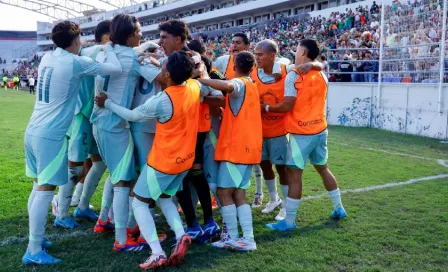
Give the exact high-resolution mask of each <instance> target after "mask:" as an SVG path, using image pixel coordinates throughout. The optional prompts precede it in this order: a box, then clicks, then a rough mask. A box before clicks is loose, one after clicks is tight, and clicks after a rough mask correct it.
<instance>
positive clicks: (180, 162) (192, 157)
mask: <svg viewBox="0 0 448 272" xmlns="http://www.w3.org/2000/svg"><path fill="white" fill-rule="evenodd" d="M191 159H194V152H191V153H190V154H188V155H186V156H185V157H184V158H181V157H177V158H176V163H177V164H183V163H185V162H186V161H188V160H191Z"/></svg>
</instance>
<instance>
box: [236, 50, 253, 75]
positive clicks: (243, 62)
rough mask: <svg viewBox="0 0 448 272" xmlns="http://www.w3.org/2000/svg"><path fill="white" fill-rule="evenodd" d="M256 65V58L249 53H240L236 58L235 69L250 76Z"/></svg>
mask: <svg viewBox="0 0 448 272" xmlns="http://www.w3.org/2000/svg"><path fill="white" fill-rule="evenodd" d="M254 65H255V57H254V55H253V54H252V53H250V52H248V51H243V52H240V53H238V54H237V55H236V57H235V68H236V69H237V70H238V71H239V72H241V73H244V74H248V73H249V72H250V71H251V70H252V68H253V67H254Z"/></svg>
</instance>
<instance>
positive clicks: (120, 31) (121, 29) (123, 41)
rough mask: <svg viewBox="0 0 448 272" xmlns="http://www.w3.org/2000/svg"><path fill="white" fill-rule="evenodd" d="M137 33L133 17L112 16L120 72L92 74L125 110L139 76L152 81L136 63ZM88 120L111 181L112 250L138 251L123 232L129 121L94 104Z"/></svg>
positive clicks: (130, 176) (129, 177) (130, 162)
mask: <svg viewBox="0 0 448 272" xmlns="http://www.w3.org/2000/svg"><path fill="white" fill-rule="evenodd" d="M141 36H142V34H141V29H140V23H139V22H138V20H137V18H136V17H135V16H132V15H125V14H119V15H116V16H115V17H114V18H113V19H112V22H111V26H110V36H109V38H110V40H111V41H112V42H113V43H114V52H115V53H116V54H117V58H118V60H119V61H120V63H121V66H122V68H123V72H122V73H120V74H119V75H117V76H114V77H107V76H106V77H96V79H95V88H96V90H97V91H98V90H102V91H105V92H107V94H108V96H109V99H110V100H111V101H114V102H116V103H117V104H119V105H120V106H122V107H125V108H128V109H129V108H130V107H131V106H132V100H133V97H134V94H135V89H136V86H137V84H138V81H139V78H140V76H143V77H144V78H145V79H148V80H151V81H152V80H153V78H152V77H151V76H150V73H149V72H148V71H147V70H148V67H147V66H142V65H140V62H139V59H138V55H137V53H136V52H135V51H134V49H133V47H137V46H139V45H140V39H141ZM90 120H91V122H92V124H93V135H94V137H95V140H96V141H97V144H98V149H99V152H100V155H101V157H102V158H103V160H104V162H105V163H106V166H107V169H109V172H110V181H111V183H112V184H113V201H112V202H113V211H114V217H115V218H114V219H115V242H114V246H113V250H115V251H137V250H142V249H143V248H144V247H145V244H143V243H138V242H136V241H135V240H134V239H132V238H128V237H127V233H126V226H127V223H128V218H129V196H130V187H131V183H132V181H133V180H135V178H136V169H135V161H134V157H133V153H134V141H133V140H132V135H131V131H130V129H129V124H128V122H127V121H126V120H124V119H123V118H121V117H120V116H118V115H117V114H115V113H113V112H112V111H110V110H109V109H106V108H99V107H98V106H94V108H93V113H92V116H91V118H90ZM105 186H106V185H105ZM108 186H109V185H108ZM100 215H101V214H100ZM100 217H101V216H100ZM100 219H101V218H100ZM101 220H102V219H101ZM146 246H147V245H146Z"/></svg>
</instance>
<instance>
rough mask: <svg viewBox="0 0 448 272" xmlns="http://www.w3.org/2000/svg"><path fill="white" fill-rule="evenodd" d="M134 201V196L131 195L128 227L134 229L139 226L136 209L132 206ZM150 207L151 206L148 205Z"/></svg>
mask: <svg viewBox="0 0 448 272" xmlns="http://www.w3.org/2000/svg"><path fill="white" fill-rule="evenodd" d="M132 201H134V197H133V196H130V197H129V218H128V224H127V227H128V228H130V229H134V228H135V226H137V221H135V216H134V209H133V208H132ZM148 209H149V207H148Z"/></svg>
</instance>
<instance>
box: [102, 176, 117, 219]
mask: <svg viewBox="0 0 448 272" xmlns="http://www.w3.org/2000/svg"><path fill="white" fill-rule="evenodd" d="M113 198H114V185H113V184H112V182H110V176H109V177H107V179H106V182H105V183H104V187H103V199H102V200H101V211H100V216H99V218H100V219H101V221H103V222H107V217H110V216H109V210H111V208H110V207H112V201H113Z"/></svg>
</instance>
